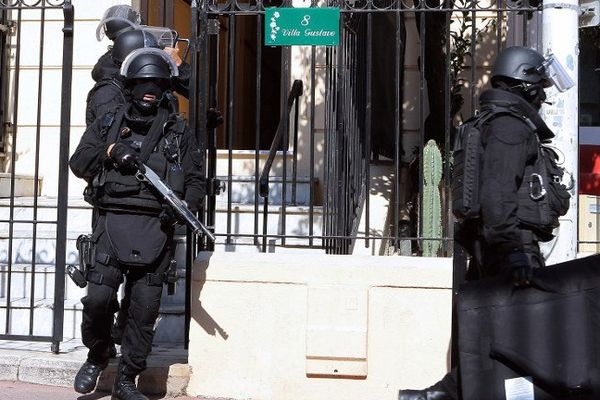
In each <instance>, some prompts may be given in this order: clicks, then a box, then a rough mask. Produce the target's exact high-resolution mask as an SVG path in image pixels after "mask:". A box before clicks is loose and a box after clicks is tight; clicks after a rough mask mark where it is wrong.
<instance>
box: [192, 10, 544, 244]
mask: <svg viewBox="0 0 600 400" xmlns="http://www.w3.org/2000/svg"><path fill="white" fill-rule="evenodd" d="M273 6H274V7H292V4H291V2H290V1H284V2H276V3H275V2H262V1H251V2H249V3H247V2H240V1H235V0H230V1H214V0H213V1H206V2H198V1H192V10H193V17H192V31H193V35H192V36H193V43H192V65H193V71H194V76H193V79H192V93H193V94H194V95H193V96H192V99H190V101H191V108H190V118H191V124H192V126H193V128H194V129H196V131H197V132H198V134H199V138H200V139H201V140H202V143H203V145H204V146H206V150H207V154H208V159H207V167H206V168H207V171H206V173H207V177H208V179H209V182H210V188H211V190H210V194H209V197H208V201H207V205H206V209H205V213H204V216H205V218H206V221H207V223H208V225H210V226H213V227H214V229H215V232H216V235H217V237H218V240H217V243H216V245H217V246H223V247H224V249H225V250H234V249H235V250H238V249H239V248H240V247H241V246H251V247H252V246H254V247H256V248H257V249H258V250H260V251H272V250H273V246H275V247H276V246H286V247H301V248H306V247H309V248H320V249H324V250H326V251H327V252H329V253H335V254H347V253H351V252H353V251H355V250H356V249H357V246H363V244H364V246H365V247H371V246H377V247H378V249H377V252H375V250H372V254H407V255H422V254H427V255H451V254H452V246H451V245H450V244H451V242H452V218H451V213H450V192H449V187H450V185H449V182H450V181H449V179H450V171H451V163H450V154H451V143H452V137H453V132H454V127H455V126H456V125H458V124H459V123H460V121H461V120H463V119H465V118H468V117H469V116H471V115H472V114H473V112H474V111H475V108H476V107H477V99H478V95H479V93H480V91H481V90H482V88H483V87H484V86H485V83H486V76H487V74H488V73H489V69H490V66H491V62H492V60H493V58H494V56H495V54H497V52H498V51H499V50H501V49H502V48H503V47H505V46H507V45H525V46H530V47H539V45H540V43H541V41H540V40H539V36H540V29H541V24H539V26H540V29H538V19H539V18H540V16H541V4H539V3H537V2H535V3H534V2H533V0H532V1H517V2H512V1H503V0H499V1H495V0H491V1H484V0H452V1H450V0H445V1H440V0H424V1H408V0H407V1H396V0H357V1H327V2H326V3H319V4H317V2H315V1H312V2H311V3H310V4H307V6H310V7H321V6H328V7H338V8H339V9H340V13H341V20H340V45H339V46H336V47H316V46H312V47H311V46H306V47H302V48H291V47H286V46H284V47H281V48H277V49H273V48H269V47H266V46H264V44H263V40H264V39H263V29H262V26H263V24H264V12H265V11H264V10H265V8H266V7H273ZM244 49H245V50H244ZM292 57H293V60H292ZM274 65H276V66H277V68H272V67H273V66H274ZM299 66H300V67H301V68H303V69H304V70H305V71H306V72H305V73H304V72H300V73H299V72H298V68H299ZM269 67H271V69H269ZM275 69H276V70H277V71H276V73H275V72H274V70H275ZM295 79H300V80H302V81H303V84H304V87H305V91H304V93H303V95H302V96H300V97H299V99H298V101H299V102H300V104H301V105H300V109H298V110H295V111H292V112H291V113H290V115H287V114H286V112H285V110H286V104H285V102H286V97H287V95H288V93H289V91H290V90H291V88H292V84H291V81H292V80H295ZM274 83H276V84H274ZM268 85H270V86H271V87H269V88H267V87H266V86H268ZM273 86H276V88H275V89H273ZM273 93H276V95H277V96H276V97H273V96H272V94H273ZM267 96H269V97H267ZM211 107H214V108H219V109H220V110H221V111H223V113H224V115H225V124H224V125H223V127H220V128H218V129H214V130H211V131H208V132H206V129H205V128H204V127H205V126H206V116H205V115H204V112H205V110H207V109H208V108H211ZM273 115H275V116H276V117H277V118H270V120H269V121H266V120H265V119H266V118H268V117H272V116H273ZM299 117H300V119H301V121H300V125H301V128H300V130H301V133H300V134H299V135H298V134H296V133H295V131H294V130H293V129H290V127H292V126H294V123H293V121H295V120H297V119H298V118H299ZM279 120H281V121H283V131H284V139H283V141H282V145H281V146H278V145H275V146H274V147H273V146H271V151H270V152H269V151H268V150H267V149H268V148H269V146H268V144H270V143H272V138H273V137H274V135H275V132H278V128H277V126H278V121H279ZM298 140H299V141H300V142H298ZM430 140H433V141H434V144H433V145H431V148H432V149H433V148H437V149H439V151H440V153H441V158H440V159H441V160H442V162H441V165H440V166H439V167H440V168H441V169H442V170H443V174H442V181H441V182H439V184H438V187H439V196H440V199H441V201H440V204H441V208H440V210H437V211H436V213H437V214H436V215H439V217H438V218H440V219H442V227H443V230H442V232H434V231H429V230H428V229H429V228H428V227H429V225H428V222H427V219H426V218H425V217H424V213H425V212H427V215H430V213H429V210H428V209H427V207H428V205H429V204H430V203H431V202H430V201H427V200H428V199H424V197H423V196H424V191H423V182H424V176H423V168H422V167H421V164H422V160H423V157H424V153H423V151H424V148H426V144H427V143H428V142H429V141H430ZM290 144H292V145H291V146H290ZM432 151H437V150H432ZM273 157H276V158H275V165H276V167H274V168H273V169H272V173H271V179H270V187H269V197H268V199H269V201H268V206H267V207H263V208H262V210H261V209H260V200H259V192H260V189H261V188H260V185H261V182H260V179H259V175H260V172H261V171H262V170H263V165H264V160H265V159H267V158H271V159H272V158H273ZM240 159H241V160H243V161H241V162H240ZM306 160H308V162H306ZM302 163H304V164H303V166H299V165H300V164H302ZM240 164H243V167H244V168H240ZM378 168H379V171H378V170H377V169H378ZM240 170H242V171H241V172H240ZM290 170H292V171H293V174H291V175H290V174H289V171H290ZM381 170H384V172H383V173H382V172H381ZM244 174H245V175H244ZM302 175H306V176H307V177H306V179H304V181H303V180H302ZM224 181H226V185H225V186H226V188H227V191H226V192H222V191H221V190H219V189H220V188H222V184H221V182H224ZM292 188H293V189H292ZM263 189H264V188H263ZM244 191H245V193H246V195H245V196H243V195H242V194H241V193H242V192H244ZM301 192H304V193H306V194H307V195H306V196H305V198H304V199H299V193H301ZM377 196H379V198H383V199H385V200H386V201H387V210H388V211H387V216H386V218H385V221H382V218H380V217H378V218H379V220H377V221H375V217H376V216H375V213H374V211H373V210H374V209H375V206H374V204H373V201H374V200H377ZM378 207H379V208H380V209H381V205H379V206H378ZM380 212H381V211H380ZM298 213H299V214H301V215H302V218H297V215H298ZM247 215H250V216H251V217H248V218H252V222H248V223H243V221H242V219H243V218H246V217H247ZM269 216H270V217H269ZM294 218H295V221H292V219H294ZM267 219H269V220H276V221H278V223H277V226H276V227H273V226H267V227H265V224H263V228H262V231H261V228H260V226H261V224H260V221H261V220H262V221H263V222H264V221H265V220H267ZM236 221H239V222H236ZM290 221H292V222H290ZM426 243H430V244H431V243H438V244H439V245H437V246H426ZM214 246H215V244H213V243H207V244H206V248H208V249H214V248H215V247H214ZM431 249H433V250H431Z"/></svg>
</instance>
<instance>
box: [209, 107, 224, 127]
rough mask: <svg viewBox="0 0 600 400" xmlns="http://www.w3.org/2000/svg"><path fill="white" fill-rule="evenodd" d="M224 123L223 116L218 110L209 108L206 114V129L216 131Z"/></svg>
mask: <svg viewBox="0 0 600 400" xmlns="http://www.w3.org/2000/svg"><path fill="white" fill-rule="evenodd" d="M222 123H223V115H222V114H221V112H220V111H219V110H217V109H216V108H209V109H208V111H207V112H206V129H216V128H218V127H219V126H220V125H221V124H222Z"/></svg>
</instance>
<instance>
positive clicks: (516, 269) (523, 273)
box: [506, 252, 533, 287]
mask: <svg viewBox="0 0 600 400" xmlns="http://www.w3.org/2000/svg"><path fill="white" fill-rule="evenodd" d="M506 261H507V262H508V266H509V268H511V269H512V280H513V285H515V286H517V287H528V286H529V285H531V279H532V278H533V266H532V265H531V262H530V260H529V257H528V256H527V254H526V253H523V252H515V253H511V254H509V255H508V257H507V260H506Z"/></svg>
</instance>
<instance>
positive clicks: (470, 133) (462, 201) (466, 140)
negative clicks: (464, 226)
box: [452, 117, 483, 220]
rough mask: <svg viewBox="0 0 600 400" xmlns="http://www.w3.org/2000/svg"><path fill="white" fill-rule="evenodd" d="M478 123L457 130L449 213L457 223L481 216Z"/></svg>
mask: <svg viewBox="0 0 600 400" xmlns="http://www.w3.org/2000/svg"><path fill="white" fill-rule="evenodd" d="M478 122H479V119H478V118H477V117H476V118H474V119H471V120H469V121H467V122H465V123H464V124H462V125H461V126H460V127H459V128H458V132H457V136H456V141H455V144H454V153H453V158H454V165H453V170H452V212H453V213H454V216H455V217H456V218H458V219H459V220H466V219H473V218H478V217H479V215H480V208H481V207H480V201H479V192H480V190H479V189H480V176H479V175H480V171H481V162H482V156H483V145H482V142H481V132H480V130H479V124H478Z"/></svg>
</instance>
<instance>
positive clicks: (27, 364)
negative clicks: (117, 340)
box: [0, 348, 190, 396]
mask: <svg viewBox="0 0 600 400" xmlns="http://www.w3.org/2000/svg"><path fill="white" fill-rule="evenodd" d="M86 354H87V349H85V348H79V349H77V350H75V351H73V352H69V353H61V354H52V353H45V352H39V351H26V350H4V349H3V350H2V351H1V352H0V380H7V381H20V382H27V383H35V384H41V385H50V386H62V387H72V386H73V380H74V378H75V374H76V373H77V371H78V370H79V368H80V367H81V364H82V363H83V361H84V360H85V357H86ZM117 364H118V359H117V358H115V359H112V360H111V361H110V363H109V365H108V367H107V368H106V369H105V370H104V371H103V373H102V375H101V376H100V379H99V381H98V386H97V390H99V391H106V392H110V391H111V390H112V384H113V381H114V378H115V375H116V371H117ZM189 379H190V367H189V366H188V364H187V351H184V350H181V349H164V348H155V349H153V353H152V354H151V355H150V356H149V357H148V368H147V369H146V370H145V371H144V372H143V373H142V374H141V375H140V377H139V381H138V384H139V387H140V390H141V391H142V392H143V393H146V394H149V395H167V396H179V395H182V394H184V393H185V391H186V388H187V385H188V382H189Z"/></svg>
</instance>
